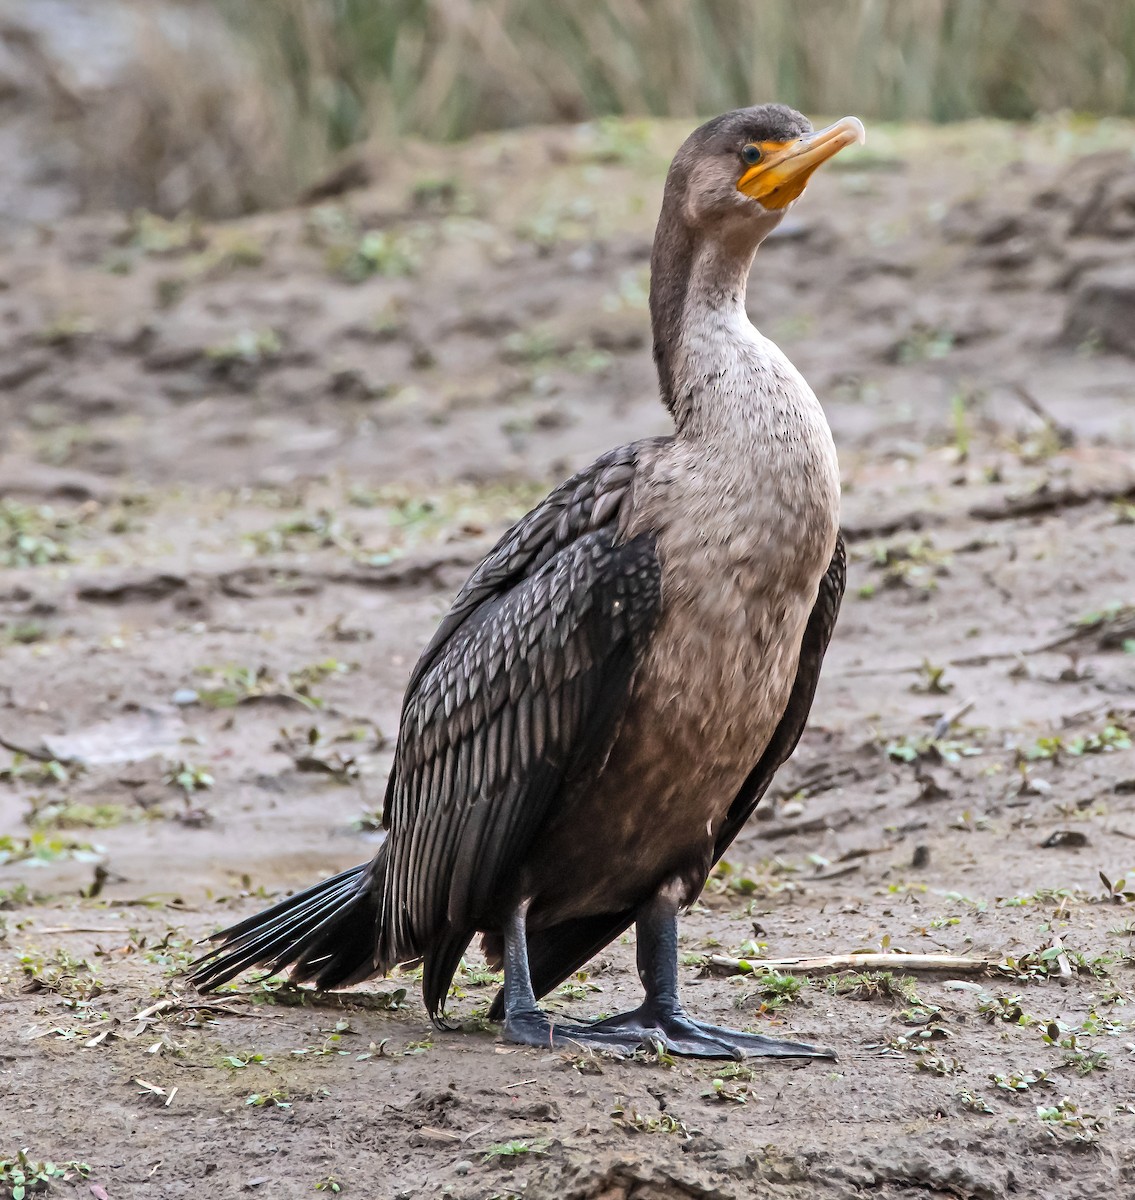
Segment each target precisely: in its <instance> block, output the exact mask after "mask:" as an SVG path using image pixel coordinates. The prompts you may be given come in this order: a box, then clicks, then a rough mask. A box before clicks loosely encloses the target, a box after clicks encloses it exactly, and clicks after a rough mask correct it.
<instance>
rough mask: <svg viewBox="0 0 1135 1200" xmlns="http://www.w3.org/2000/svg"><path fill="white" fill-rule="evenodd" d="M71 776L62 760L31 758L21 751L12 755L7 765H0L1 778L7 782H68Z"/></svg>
mask: <svg viewBox="0 0 1135 1200" xmlns="http://www.w3.org/2000/svg"><path fill="white" fill-rule="evenodd" d="M70 778H71V775H70V772H69V771H68V770H67V768H66V767H65V766H64V765H63V764H62V763H61V762H56V760H55V759H48V760H43V759H38V758H29V757H28V756H27V755H26V754H21V753H19V752H17V753H15V754H13V755H12V761H11V762H10V763H9V764H8V765H7V766H6V767H0V780H3V781H4V782H5V783H17V782H19V783H39V784H52V783H66V782H67V781H68V780H69V779H70Z"/></svg>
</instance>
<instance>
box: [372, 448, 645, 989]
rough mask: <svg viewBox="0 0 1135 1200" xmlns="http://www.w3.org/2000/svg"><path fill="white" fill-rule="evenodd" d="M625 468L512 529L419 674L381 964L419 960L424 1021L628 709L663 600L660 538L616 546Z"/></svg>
mask: <svg viewBox="0 0 1135 1200" xmlns="http://www.w3.org/2000/svg"><path fill="white" fill-rule="evenodd" d="M631 454H633V448H628V450H625V451H622V452H617V455H608V456H606V458H605V459H600V460H599V462H597V463H596V464H595V465H594V467H593V468H591V469H590V470H589V471H588V472H587V473H585V475H582V476H578V477H577V478H576V479H575V480H572V481H569V484H567V485H565V486H564V487H563V488H560V489H557V491H556V492H554V493H553V494H552V496H550V497H549V499H548V500H547V501H545V502H544V504H543V505H541V506H540V507H539V508H538V509H536V510H535V511H534V512H532V513H530V514H529V515H528V516H527V517H526V518H524V520H523V521H521V522H520V523H519V524H518V525H517V526H515V527H514V528H513V529H512V530H510V531H509V533H508V534H507V535H506V536H505V537H504V538H503V539H502V540H501V542H500V543H498V545H497V546H496V548H495V549H494V550H493V551H492V552H491V553H490V555H489V556H488V558H487V559H486V560H485V561H484V562H483V563H482V564H481V566H480V567H478V569H477V571H476V572H474V574H473V576H472V578H471V579H470V581H469V582H468V583H467V584H466V585H465V587H464V588H463V589H462V591H461V593H460V594H459V596H458V598H457V600H456V602H455V604H454V608H453V610H452V611H451V613H450V614H449V616H447V617H446V619H445V621H444V622H443V623H442V627H441V629H440V630H439V631H438V634H437V635H436V636H435V638H434V639H433V641H432V642H431V643H430V645H429V646H428V647H427V649H426V651H425V653H424V654H423V656H422V660H421V661H420V662H419V664H418V666H417V668H416V669H415V671H414V674H413V676H412V679H411V685H410V689H409V691H408V693H407V697H406V701H405V703H404V706H403V710H402V721H401V727H400V731H399V741H398V747H397V750H396V752H395V762H394V769H393V772H392V774H391V782H390V784H389V786H388V788H387V795H386V805H385V809H384V817H385V820H386V823H387V825H388V827H389V830H390V835H389V838H388V840H387V845H388V847H389V860H388V865H387V869H386V872H385V879H384V885H383V888H384V890H383V904H382V910H383V914H384V920H383V929H382V931H381V935H380V937H381V940H380V946H379V959H380V961H382V962H384V963H393V962H399V961H405V960H406V959H408V958H411V957H416V956H418V955H424V956H425V958H426V975H427V978H426V979H425V981H424V984H425V987H424V990H425V992H426V1001H427V1004H428V1005H429V1007H430V1010H431V1012H436V1011H437V1010H438V1009H439V1008H440V1006H441V1002H442V1000H443V998H444V995H445V991H446V989H447V988H448V984H449V979H450V977H451V975H452V971H453V969H454V968H455V967H456V962H457V959H458V958H459V957H460V954H461V952H462V950H463V949H464V946H465V945H466V944H467V943H468V941H469V938H470V937H471V936H472V934H473V932H474V931H475V929H476V928H477V924H478V921H479V920H482V919H484V918H485V917H486V916H487V915H488V914H491V913H492V912H493V911H494V910H495V909H496V908H497V907H498V906H499V905H500V904H502V903H507V902H511V901H512V899H513V898H514V897H512V896H511V895H510V894H509V889H510V888H511V887H512V886H514V884H515V881H516V876H517V873H518V871H519V868H520V867H521V866H522V864H523V861H524V858H525V855H526V852H527V849H528V847H529V845H530V843H531V840H532V838H533V837H534V835H535V834H536V833H537V831H538V830H539V828H540V826H541V824H542V823H543V822H544V821H545V820H546V819H547V817H548V815H549V813H550V812H551V811H552V810H553V809H554V806H555V804H556V802H557V800H558V799H559V797H560V795H561V794H562V792H563V789H564V786H565V784H566V783H567V782H569V781H573V780H575V779H576V778H577V777H578V776H579V775H580V774H583V773H586V772H587V771H588V770H596V769H598V767H599V765H600V764H601V763H602V760H603V758H604V756H605V754H606V752H607V749H608V747H609V745H610V742H611V741H612V740H613V738H614V735H615V732H616V731H617V728H618V724H619V721H620V719H621V716H622V713H623V710H624V708H625V706H626V701H627V697H628V695H629V693H630V686H631V681H632V678H633V675H634V670H635V667H636V665H637V662H638V660H639V656H640V653H641V650H642V647H643V644H644V642H645V639H646V638H647V636H648V635H649V632H650V630H651V628H652V627H653V624H654V621H655V618H656V616H657V613H658V607H659V601H660V570H659V566H658V561H657V558H656V556H655V552H654V545H653V540H652V539H651V538H649V537H647V536H640V537H638V538H635V539H633V540H630V541H627V542H620V541H619V539H618V535H617V519H618V514H619V511H620V507H621V504H622V503H623V501H624V500H625V497H626V494H627V491H628V489H629V486H630V482H631V480H632V478H633V470H634V466H633V458H632V459H631V460H630V461H627V458H628V456H629V455H631Z"/></svg>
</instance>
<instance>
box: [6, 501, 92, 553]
mask: <svg viewBox="0 0 1135 1200" xmlns="http://www.w3.org/2000/svg"><path fill="white" fill-rule="evenodd" d="M76 528H77V523H76V522H75V521H74V520H72V519H70V518H68V517H64V516H61V515H60V514H58V513H56V512H55V510H54V509H52V508H48V507H46V506H39V507H33V506H31V505H27V504H20V503H19V502H18V501H16V500H9V499H6V498H5V499H2V500H0V567H41V566H45V565H46V564H48V563H56V562H69V561H70V559H71V553H70V551H69V550H68V548H67V543H68V542H69V541H70V540H71V538H72V537H73V535H74V532H75V529H76Z"/></svg>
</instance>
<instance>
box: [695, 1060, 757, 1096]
mask: <svg viewBox="0 0 1135 1200" xmlns="http://www.w3.org/2000/svg"><path fill="white" fill-rule="evenodd" d="M752 1079H753V1071H752V1069H751V1068H750V1067H746V1066H745V1065H744V1064H743V1063H729V1064H728V1066H725V1067H722V1068H721V1070H719V1071H715V1072H714V1075H713V1078H712V1079H711V1080H710V1085H709V1088H708V1090H706V1091H704V1092H702V1099H703V1100H711V1101H714V1102H715V1103H718V1104H726V1103H727V1104H748V1102H749V1100H750V1099H752V1098H754V1093H753V1090H752V1088H751V1087H750V1086H749V1085H750V1083H751V1082H752Z"/></svg>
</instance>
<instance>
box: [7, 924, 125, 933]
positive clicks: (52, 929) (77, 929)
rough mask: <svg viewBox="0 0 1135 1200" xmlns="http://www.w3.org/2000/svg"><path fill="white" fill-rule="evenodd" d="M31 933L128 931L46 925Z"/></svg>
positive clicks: (86, 926) (83, 926) (122, 930)
mask: <svg viewBox="0 0 1135 1200" xmlns="http://www.w3.org/2000/svg"><path fill="white" fill-rule="evenodd" d="M28 932H29V933H125V932H126V930H125V929H123V928H121V927H119V928H118V929H106V928H104V927H102V926H99V925H45V926H44V927H43V928H42V929H31V930H29V931H28Z"/></svg>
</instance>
